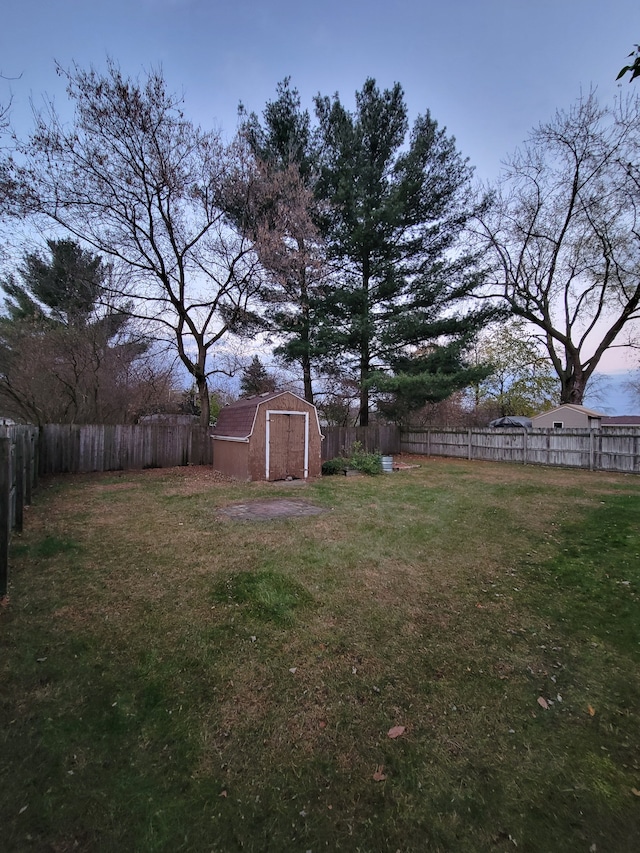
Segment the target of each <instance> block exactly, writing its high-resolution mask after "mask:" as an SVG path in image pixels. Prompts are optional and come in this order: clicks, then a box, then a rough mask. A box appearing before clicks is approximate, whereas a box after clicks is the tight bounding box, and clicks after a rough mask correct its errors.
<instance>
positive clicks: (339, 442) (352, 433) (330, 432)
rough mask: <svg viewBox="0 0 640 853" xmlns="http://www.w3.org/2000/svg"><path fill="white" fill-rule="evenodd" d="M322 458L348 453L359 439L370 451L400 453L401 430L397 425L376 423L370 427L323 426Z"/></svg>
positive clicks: (332, 457) (333, 457)
mask: <svg viewBox="0 0 640 853" xmlns="http://www.w3.org/2000/svg"><path fill="white" fill-rule="evenodd" d="M322 434H323V435H324V440H323V442H322V459H323V460H327V459H335V458H336V456H342V455H344V454H345V453H348V452H349V450H350V449H351V447H353V445H354V443H355V442H356V441H359V442H360V443H361V444H362V446H363V448H364V449H365V450H366V451H367V452H368V453H375V452H379V453H383V454H385V455H387V454H393V453H400V430H399V429H398V428H397V427H395V426H387V425H380V424H375V425H374V426H368V427H336V426H332V427H327V426H326V427H323V428H322Z"/></svg>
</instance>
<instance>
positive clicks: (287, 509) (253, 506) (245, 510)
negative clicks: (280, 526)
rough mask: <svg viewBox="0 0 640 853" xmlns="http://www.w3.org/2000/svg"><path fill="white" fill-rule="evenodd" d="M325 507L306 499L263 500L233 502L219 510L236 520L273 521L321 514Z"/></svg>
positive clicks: (225, 515)
mask: <svg viewBox="0 0 640 853" xmlns="http://www.w3.org/2000/svg"><path fill="white" fill-rule="evenodd" d="M323 512H326V510H325V509H323V508H322V507H319V506H315V505H314V504H310V503H307V502H306V501H292V500H262V501H249V502H247V503H241V504H231V505H230V506H226V507H222V509H219V510H218V515H220V516H222V517H223V518H231V519H234V520H236V521H271V520H273V519H277V518H301V517H304V516H309V515H320V514H321V513H323Z"/></svg>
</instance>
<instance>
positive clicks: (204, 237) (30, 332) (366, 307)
mask: <svg viewBox="0 0 640 853" xmlns="http://www.w3.org/2000/svg"><path fill="white" fill-rule="evenodd" d="M58 71H59V73H61V74H63V75H64V77H65V78H66V81H67V91H68V96H69V99H70V101H71V103H72V105H73V107H74V108H75V117H74V120H73V122H72V123H71V124H64V123H63V122H62V121H61V120H60V118H59V116H58V114H57V112H56V109H55V106H54V105H53V104H50V105H49V106H48V109H47V110H46V112H43V113H41V114H40V115H38V116H36V126H35V128H34V132H33V134H32V135H31V137H30V139H29V140H27V141H25V142H23V143H22V144H21V145H19V146H18V151H17V154H16V155H15V156H14V157H13V158H7V157H5V158H4V159H3V160H2V161H1V168H0V200H1V203H2V214H3V215H4V216H5V217H9V218H10V217H11V216H17V215H28V216H29V217H32V218H33V220H34V221H35V222H37V223H39V224H40V225H42V226H44V227H49V228H53V229H54V230H57V231H56V237H55V239H54V238H52V239H50V240H49V242H48V250H49V257H47V258H43V257H42V255H41V254H40V253H37V252H36V253H30V254H29V253H27V254H26V255H25V256H24V262H23V265H22V267H20V268H19V270H17V272H16V273H14V274H10V275H9V276H5V278H4V280H3V282H2V287H3V289H4V291H5V294H6V295H7V303H6V304H7V308H6V317H5V319H4V320H3V321H2V340H1V342H0V344H1V347H2V353H1V354H0V357H1V358H2V364H1V365H0V371H1V372H2V375H1V376H0V386H1V387H0V393H1V394H2V395H3V397H4V402H5V404H6V401H7V400H10V401H12V404H13V405H14V406H18V407H20V408H21V409H22V411H24V412H27V411H29V410H30V411H32V412H34V414H32V415H30V416H29V417H30V418H31V419H34V420H36V421H37V422H42V421H43V420H51V419H57V420H67V421H71V422H82V421H84V422H87V419H94V420H99V421H102V422H109V421H111V422H113V421H114V420H118V421H121V422H127V421H130V420H131V419H135V417H137V416H139V414H140V413H143V412H148V411H158V410H160V409H162V408H163V407H164V406H168V405H169V403H168V400H170V399H172V400H173V403H172V404H173V405H174V406H175V404H176V403H175V400H176V397H175V393H173V391H172V380H171V375H170V373H171V372H170V371H167V370H166V368H165V367H163V364H162V362H160V361H159V360H158V349H157V347H158V346H159V344H160V343H161V344H162V345H163V346H165V347H169V348H170V350H171V352H172V353H173V354H174V356H175V358H176V359H177V361H178V362H179V363H180V364H181V365H182V367H183V369H186V371H187V372H188V374H189V375H190V376H191V379H192V382H193V385H194V388H195V392H196V394H197V398H198V409H199V412H200V416H201V419H202V422H203V423H208V422H209V419H210V415H211V399H210V391H211V384H212V382H213V383H214V384H215V382H216V379H215V377H216V374H229V373H233V372H234V370H235V369H236V368H237V364H234V363H233V359H232V358H231V355H230V353H231V351H232V348H230V347H229V343H230V342H231V341H233V340H235V341H240V342H243V341H251V342H252V346H253V345H255V344H256V342H260V343H261V344H262V346H263V347H265V348H266V347H268V346H271V348H272V349H273V353H274V355H275V356H276V357H277V358H278V359H279V360H280V363H281V364H282V365H284V366H285V367H286V368H287V369H288V370H289V371H290V372H292V373H293V375H294V376H295V377H296V378H297V380H298V381H299V384H300V388H301V389H302V392H303V393H304V396H305V397H306V398H307V399H308V400H310V401H311V402H318V400H319V399H321V400H322V405H323V407H324V409H325V411H326V413H327V419H328V420H331V417H330V413H331V412H332V411H334V412H335V413H336V418H335V420H336V421H337V418H338V414H340V413H341V412H342V413H344V411H345V401H346V402H347V412H348V413H349V414H353V412H352V411H351V408H350V406H349V403H350V402H351V401H355V412H356V414H357V420H358V422H359V424H360V425H363V426H364V425H366V424H367V423H368V422H369V416H370V413H371V412H375V413H376V414H377V415H379V416H381V417H383V418H385V419H387V420H390V421H394V422H397V423H407V422H409V421H411V420H415V418H416V417H417V413H419V412H420V411H422V410H423V409H424V407H425V405H427V404H430V405H434V404H441V403H442V402H443V401H446V400H451V399H452V395H454V397H453V399H455V395H461V394H467V397H466V399H467V401H469V400H470V401H471V402H472V403H473V404H475V405H479V404H480V402H481V401H482V400H483V399H484V400H485V401H486V399H487V398H490V399H491V400H492V401H493V404H494V406H497V407H498V408H499V409H501V411H500V414H525V413H527V412H525V411H524V410H525V409H527V408H528V409H529V410H530V409H534V410H535V409H536V408H537V407H539V406H540V405H541V404H544V403H548V402H573V403H581V402H582V399H583V396H584V393H585V390H586V387H587V384H588V382H589V381H590V379H591V377H592V375H593V372H594V370H595V369H596V368H597V366H598V364H599V362H600V359H601V357H602V355H603V354H604V352H605V351H606V350H607V349H608V348H609V347H611V346H615V345H617V344H620V343H621V342H623V338H622V336H623V333H624V332H625V331H626V330H628V329H629V328H632V324H633V321H634V320H635V319H637V317H638V316H639V305H640V276H639V275H638V269H639V268H640V237H639V236H638V235H639V234H640V228H639V223H638V222H637V219H636V217H637V213H636V211H637V210H639V209H640V207H639V205H638V202H639V201H640V189H639V188H640V173H639V171H638V163H639V162H640V156H639V151H640V121H639V118H640V109H639V105H638V99H637V98H630V99H628V100H626V101H624V102H622V101H621V102H620V103H618V104H617V105H616V106H615V107H612V108H608V107H603V106H600V105H599V104H598V102H597V99H596V97H595V95H594V94H593V93H592V94H590V95H588V96H585V97H583V98H581V99H580V100H579V101H578V102H577V104H576V105H575V106H574V107H572V108H571V109H569V110H568V111H566V112H558V113H557V114H556V116H555V117H554V118H553V119H552V120H551V121H549V122H548V123H546V124H543V125H540V126H539V127H538V128H536V129H535V130H534V131H533V132H532V133H531V136H530V138H529V140H528V141H527V143H526V144H525V145H524V146H523V147H522V148H521V149H520V150H519V151H518V152H517V153H516V154H515V155H514V156H513V157H511V158H510V159H509V160H508V164H507V166H506V168H505V171H504V174H503V176H502V180H501V181H500V182H499V183H498V184H497V185H496V186H493V187H480V186H479V185H478V184H477V183H476V182H474V177H473V169H472V167H471V165H470V164H469V163H468V162H467V160H466V159H465V158H464V156H463V154H462V153H461V152H460V151H458V149H457V146H456V142H455V139H454V137H453V136H451V135H450V134H449V133H448V132H447V131H446V129H444V128H442V127H440V126H439V125H438V123H437V121H436V119H435V118H434V117H432V116H431V114H430V112H429V111H428V110H426V111H424V112H423V113H422V114H420V115H418V116H417V118H416V119H415V120H414V121H413V122H409V117H408V108H407V105H406V102H405V98H404V93H403V91H402V88H401V86H400V85H399V84H395V85H394V86H392V87H391V88H390V89H381V88H379V87H378V86H377V85H376V82H375V81H374V80H372V79H368V80H366V81H365V83H364V85H363V87H362V89H360V90H359V91H358V92H356V95H355V103H354V105H353V106H352V107H348V106H346V105H345V104H344V103H343V101H342V100H341V98H340V96H339V95H338V94H336V95H334V96H332V97H327V96H322V95H318V96H317V97H316V98H315V99H314V103H313V105H312V109H311V110H310V109H307V108H305V107H304V106H303V105H302V103H301V99H300V96H299V94H298V92H297V90H296V89H295V88H294V87H293V86H292V84H291V82H290V80H289V79H286V80H284V81H283V82H282V83H280V84H279V85H278V87H277V90H276V97H275V98H274V100H272V101H270V102H269V103H267V104H266V106H265V107H264V109H263V110H262V112H261V113H260V114H258V113H255V112H248V111H247V110H245V109H244V108H242V109H241V121H240V129H239V132H238V134H237V136H236V138H235V139H234V140H233V141H232V142H231V143H230V144H227V143H225V142H224V141H223V139H222V136H221V134H220V133H218V132H213V131H208V130H203V129H202V128H200V127H198V126H196V125H195V124H193V123H192V122H191V121H190V120H189V119H188V118H187V117H186V116H185V113H184V105H183V103H182V100H181V98H178V97H176V96H174V95H172V94H171V93H170V91H169V90H168V88H167V85H166V82H165V80H164V79H163V77H162V75H161V74H160V73H159V72H152V73H150V74H149V75H148V76H147V77H146V78H144V79H131V78H127V77H126V76H125V75H124V74H123V73H122V72H121V70H120V68H119V67H118V66H117V64H115V63H114V62H109V63H108V66H107V69H106V71H105V72H104V73H102V72H99V71H97V70H96V69H89V70H83V69H80V68H77V67H74V68H72V69H71V70H65V69H62V68H59V69H58ZM60 233H62V235H63V236H62V238H60V236H59V235H60ZM69 235H71V236H72V239H70V237H69ZM513 320H515V321H516V325H515V326H513V325H512V321H513ZM505 335H506V338H505ZM154 342H155V344H154ZM507 345H508V346H507ZM240 347H241V348H242V343H241V344H240ZM505 350H506V352H507V365H506V367H505V365H504V355H505ZM500 359H502V363H501V362H500ZM244 366H245V368H246V367H247V364H246V361H245V365H244ZM248 369H249V371H251V369H252V370H253V371H254V372H256V371H257V372H258V373H259V372H260V365H256V364H255V363H253V365H249V368H248ZM249 379H251V377H250V376H249ZM262 379H263V380H265V381H266V379H268V377H262ZM246 384H248V385H249V387H250V386H251V381H248V382H247V383H245V385H246ZM551 386H553V389H554V390H552V388H551ZM469 389H470V390H469ZM332 407H333V408H332ZM514 409H516V410H517V411H514ZM25 416H26V415H25ZM340 416H342V415H340Z"/></svg>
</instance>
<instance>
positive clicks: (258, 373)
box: [240, 355, 276, 397]
mask: <svg viewBox="0 0 640 853" xmlns="http://www.w3.org/2000/svg"><path fill="white" fill-rule="evenodd" d="M275 390H276V380H275V377H274V376H272V375H271V374H270V373H269V372H268V370H267V368H266V367H265V366H264V364H263V363H262V362H261V361H260V359H259V358H258V356H257V355H254V357H253V358H252V359H251V364H250V365H249V367H247V368H246V369H245V370H243V372H242V375H241V377H240V393H241V394H242V396H243V397H250V396H252V395H253V394H267V393H269V392H271V391H275Z"/></svg>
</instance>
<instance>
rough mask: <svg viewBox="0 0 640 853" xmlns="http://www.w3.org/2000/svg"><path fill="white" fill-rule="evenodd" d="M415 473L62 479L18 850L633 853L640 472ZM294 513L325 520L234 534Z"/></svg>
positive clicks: (24, 750)
mask: <svg viewBox="0 0 640 853" xmlns="http://www.w3.org/2000/svg"><path fill="white" fill-rule="evenodd" d="M420 461H421V466H420V467H419V468H416V469H412V470H408V471H403V472H399V473H394V474H392V475H391V474H388V475H383V476H378V477H364V476H362V477H348V478H347V477H326V478H323V479H322V480H320V481H317V482H314V483H311V484H308V485H306V486H302V487H295V486H291V485H287V484H279V485H278V484H275V485H274V484H257V483H254V484H242V485H239V484H233V483H228V482H221V481H220V480H219V479H218V478H217V477H216V476H215V475H214V474H213V472H211V471H210V470H209V469H203V468H193V469H186V468H185V469H172V470H166V471H144V472H125V473H122V474H109V475H90V476H89V475H88V476H68V477H59V478H56V479H54V480H48V481H45V482H43V483H42V484H41V486H40V488H39V491H38V492H37V495H36V499H35V504H34V506H32V507H30V508H29V509H28V510H27V512H26V519H25V532H24V533H23V534H22V536H14V539H13V543H12V553H11V568H10V578H11V588H10V601H9V604H8V605H7V606H6V607H4V608H2V609H1V610H0V638H1V649H0V652H1V657H0V660H1V673H0V678H1V684H2V688H1V690H0V820H1V828H0V833H1V836H0V837H1V841H0V847H1V848H2V850H3V851H7V853H9V851H20V853H22V851H51V853H67V851H69V853H70V852H71V851H78V853H85V851H100V853H103V851H114V853H115V851H171V853H175V851H220V853H232V852H233V851H273V853H283V851H284V852H285V853H288V851H300V853H308V851H312V853H319V851H349V853H354V851H363V853H364V851H385V853H386V851H390V853H395V851H401V853H410V851H427V850H428V851H455V853H478V851H516V850H518V851H536V853H538V851H551V853H563V851H566V853H577V851H578V852H579V851H584V853H595V852H596V851H597V853H607V851H610V853H625V851H634V853H635V851H637V850H639V849H640V668H639V663H640V477H638V476H633V475H626V476H625V475H607V474H602V473H590V472H586V471H572V470H571V471H570V470H554V469H548V468H536V467H531V466H529V467H519V466H515V465H513V466H512V465H505V464H503V465H497V464H485V463H478V462H476V463H467V462H464V461H452V460H442V459H440V460H434V459H429V460H427V459H422V460H420ZM278 497H280V498H287V499H292V498H294V499H295V500H305V501H308V502H311V503H313V504H315V505H317V506H320V507H322V508H323V509H324V510H326V511H325V512H323V513H322V514H319V515H315V516H308V517H303V518H285V519H278V520H272V521H246V520H245V521H238V520H233V519H230V518H226V517H223V516H221V515H220V514H219V511H220V510H221V509H223V508H224V507H227V506H228V505H229V504H233V503H246V502H248V501H250V500H253V499H255V500H258V499H261V500H264V499H265V498H278ZM389 732H391V734H396V735H398V736H397V737H390V736H389Z"/></svg>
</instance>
